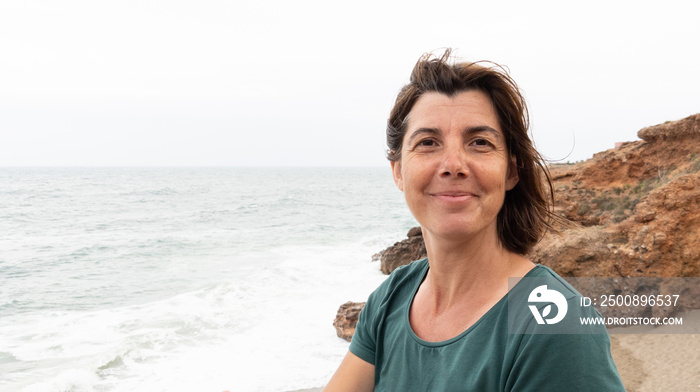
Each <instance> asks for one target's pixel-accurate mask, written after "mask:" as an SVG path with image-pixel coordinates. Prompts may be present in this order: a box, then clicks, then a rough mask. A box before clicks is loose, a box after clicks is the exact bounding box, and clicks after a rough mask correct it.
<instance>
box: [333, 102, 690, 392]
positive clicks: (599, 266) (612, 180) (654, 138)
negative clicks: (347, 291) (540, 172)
mask: <svg viewBox="0 0 700 392" xmlns="http://www.w3.org/2000/svg"><path fill="white" fill-rule="evenodd" d="M637 135H638V136H639V138H640V139H641V140H638V141H634V142H625V143H618V144H617V145H616V147H615V148H614V149H610V150H607V151H603V152H600V153H598V154H595V155H594V156H593V158H591V159H589V160H587V161H583V162H578V163H572V164H568V163H567V164H553V165H550V167H549V169H550V173H551V176H552V182H553V186H554V191H555V205H554V211H555V213H556V214H557V215H559V216H561V217H562V218H564V219H565V220H566V221H568V223H569V224H568V225H563V226H561V227H559V232H558V233H556V234H555V233H549V234H547V235H546V236H545V237H544V238H543V239H542V241H540V243H539V244H538V245H537V246H536V247H535V249H534V250H533V252H532V253H531V254H530V255H528V257H529V258H530V260H532V261H533V262H535V263H539V264H543V265H546V266H548V267H550V268H552V269H553V270H554V271H556V272H557V273H558V274H560V275H561V276H564V277H588V276H591V277H700V114H695V115H692V116H689V117H686V118H684V119H682V120H679V121H673V122H666V123H663V124H659V125H655V126H652V127H648V128H644V129H642V130H640V131H639V132H638V134H637ZM407 237H408V238H407V239H404V240H403V241H400V242H397V243H396V244H394V245H393V246H391V247H389V248H387V249H385V250H384V251H382V252H380V253H378V254H377V255H375V257H373V259H379V260H380V261H381V264H380V268H381V271H382V272H383V273H385V274H389V273H391V271H393V270H394V269H396V268H398V267H399V266H401V265H405V264H407V263H409V262H411V261H413V260H417V259H421V258H424V257H426V254H425V244H424V243H423V237H422V233H421V231H420V228H418V227H416V228H413V229H411V230H410V231H409V232H408V234H407ZM608 289H609V288H605V287H602V288H601V287H598V288H597V290H608ZM686 295H687V298H693V299H695V302H692V303H689V304H688V305H687V309H678V311H684V310H688V309H698V308H700V288H696V289H694V291H692V292H688V293H686ZM363 305H364V303H353V302H348V303H346V304H344V305H343V306H341V308H340V309H339V311H338V315H337V317H336V320H335V322H334V325H335V327H336V330H337V333H338V336H339V337H342V338H344V339H346V340H348V341H349V340H350V339H351V338H352V334H353V333H354V329H355V324H354V323H356V322H357V315H358V314H359V312H360V310H361V309H362V306H363ZM683 336H692V339H691V342H692V346H691V347H695V348H700V338H698V337H696V336H695V335H683ZM625 338H626V337H625ZM625 338H616V339H613V343H614V344H613V348H614V349H615V347H616V346H617V347H623V346H625V344H626V343H624V342H625V341H626V340H624V339H625ZM650 339H654V338H650ZM655 339H658V338H655ZM621 340H622V341H623V342H622V343H621ZM677 340H678V339H675V340H674V342H676V345H677V344H678V343H677ZM628 345H629V344H628ZM619 350H620V351H622V349H619ZM614 354H615V353H614ZM617 354H618V355H622V354H620V353H617ZM616 361H617V362H618V366H620V367H621V369H620V372H621V374H623V380H624V378H626V377H630V378H629V379H628V380H624V381H625V384H626V386H627V388H628V390H632V391H644V390H648V389H645V388H644V387H643V385H642V384H640V383H638V382H637V381H638V380H637V381H634V380H632V379H631V378H632V377H634V374H636V372H635V371H634V370H630V369H626V368H624V367H625V366H626V365H625V364H633V365H634V366H637V368H639V366H640V365H639V361H635V360H634V358H631V359H630V358H623V357H620V358H619V359H618V357H617V356H616ZM630 366H632V365H630ZM693 366H695V367H696V369H695V370H693V376H694V377H696V378H697V379H700V370H698V367H697V365H693ZM637 368H635V369H637ZM646 371H648V369H646ZM654 382H656V381H654ZM640 385H641V386H640ZM654 385H655V384H654ZM693 387H694V388H696V389H697V388H698V387H700V380H698V381H697V382H696V383H695V384H694V385H693Z"/></svg>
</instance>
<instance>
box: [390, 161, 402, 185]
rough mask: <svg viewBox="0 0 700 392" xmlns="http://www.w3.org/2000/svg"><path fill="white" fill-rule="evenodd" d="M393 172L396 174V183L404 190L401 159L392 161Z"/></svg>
mask: <svg viewBox="0 0 700 392" xmlns="http://www.w3.org/2000/svg"><path fill="white" fill-rule="evenodd" d="M391 173H392V174H393V175H394V184H396V186H397V187H398V188H399V190H400V191H401V192H403V177H402V176H401V161H391Z"/></svg>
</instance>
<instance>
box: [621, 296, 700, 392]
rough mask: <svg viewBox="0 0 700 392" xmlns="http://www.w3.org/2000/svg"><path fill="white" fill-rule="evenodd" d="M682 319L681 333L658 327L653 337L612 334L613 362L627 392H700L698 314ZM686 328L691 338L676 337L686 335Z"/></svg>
mask: <svg viewBox="0 0 700 392" xmlns="http://www.w3.org/2000/svg"><path fill="white" fill-rule="evenodd" d="M682 316H683V323H684V329H674V327H659V328H657V329H656V330H655V331H654V332H655V333H653V334H649V333H634V334H628V333H624V334H621V333H617V332H616V331H615V330H613V331H612V332H613V333H612V334H611V335H610V341H611V344H612V353H613V358H614V359H615V364H616V365H617V369H618V371H619V372H620V376H621V377H622V381H623V382H624V384H625V388H627V391H628V392H657V391H700V334H698V333H697V326H698V325H700V311H699V310H694V311H691V312H688V313H685V314H683V315H682ZM689 326H694V327H695V328H694V329H695V331H693V332H695V333H694V334H691V333H684V334H678V333H676V331H678V330H683V331H685V332H690V331H691V329H690V328H689ZM676 328H678V327H676ZM618 331H625V332H630V331H634V332H643V331H641V330H639V331H637V330H634V329H632V328H628V329H626V330H618ZM664 332H668V334H665V333H664ZM672 333H673V334H672Z"/></svg>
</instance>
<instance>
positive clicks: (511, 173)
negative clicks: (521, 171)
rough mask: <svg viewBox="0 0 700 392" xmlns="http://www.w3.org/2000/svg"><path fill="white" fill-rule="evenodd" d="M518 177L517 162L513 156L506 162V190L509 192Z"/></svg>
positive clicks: (518, 179)
mask: <svg viewBox="0 0 700 392" xmlns="http://www.w3.org/2000/svg"><path fill="white" fill-rule="evenodd" d="M518 181H520V177H519V176H518V160H517V159H516V157H515V155H512V156H511V157H510V161H509V162H508V172H507V173H506V190H507V191H509V190H511V189H513V188H515V186H516V185H517V184H518Z"/></svg>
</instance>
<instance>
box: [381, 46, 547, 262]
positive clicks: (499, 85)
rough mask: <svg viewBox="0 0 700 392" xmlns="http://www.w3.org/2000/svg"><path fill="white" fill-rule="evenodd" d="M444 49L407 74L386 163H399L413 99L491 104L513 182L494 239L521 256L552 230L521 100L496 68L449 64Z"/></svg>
mask: <svg viewBox="0 0 700 392" xmlns="http://www.w3.org/2000/svg"><path fill="white" fill-rule="evenodd" d="M451 53H452V51H451V50H450V49H447V50H445V53H444V54H443V55H442V56H440V57H434V56H432V55H431V54H426V55H423V56H422V57H421V58H420V59H419V60H418V62H417V63H416V65H415V67H414V68H413V72H412V73H411V79H410V82H409V83H408V84H407V85H405V86H404V87H403V88H402V89H401V91H400V92H399V95H398V97H397V98H396V103H395V104H394V108H393V109H392V110H391V115H390V116H389V120H388V121H387V127H386V140H387V147H388V152H387V158H388V159H389V160H390V161H393V162H396V161H400V160H401V147H402V145H403V139H404V135H405V134H406V131H407V128H408V121H409V114H410V112H411V109H412V108H413V105H415V103H416V101H417V100H418V98H420V97H421V96H422V95H423V94H425V93H428V92H437V93H441V94H445V95H447V96H449V97H454V96H456V95H457V94H459V93H461V92H464V91H470V90H478V91H482V92H484V93H485V94H486V95H487V96H488V97H489V98H490V99H491V102H492V103H493V106H494V108H495V110H496V115H497V116H498V121H499V125H500V127H501V129H502V131H503V134H504V136H505V140H506V146H507V149H508V154H509V156H510V157H515V159H516V166H517V170H518V177H519V181H518V183H517V184H516V186H515V187H514V188H513V189H511V190H509V191H507V192H506V195H505V201H504V202H503V207H501V210H500V211H499V213H498V217H497V225H498V237H499V240H500V242H501V244H502V245H503V246H504V247H505V248H506V249H508V250H509V251H511V252H515V253H517V254H520V255H525V254H527V253H528V252H529V251H530V250H531V249H532V247H533V246H534V245H535V244H536V243H537V242H538V241H539V240H540V239H541V238H542V237H543V236H544V234H545V233H546V231H547V230H550V229H552V228H553V227H552V223H553V221H554V220H557V217H556V215H554V213H553V212H552V209H551V206H552V204H553V202H554V191H553V189H552V180H551V177H550V175H549V171H548V170H547V166H546V164H545V162H544V159H543V158H542V156H541V155H540V154H539V153H538V152H537V150H535V148H534V146H533V144H532V141H531V140H530V138H529V136H528V128H529V117H528V112H527V106H526V104H525V98H524V97H523V96H522V94H521V93H520V89H519V88H518V86H517V85H516V84H515V81H513V79H512V78H511V77H510V76H509V75H508V73H507V72H506V71H505V70H504V68H503V67H501V66H500V65H498V64H495V63H491V62H488V63H486V64H488V65H489V66H485V65H482V64H483V63H482V62H479V63H455V62H452V61H451Z"/></svg>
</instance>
